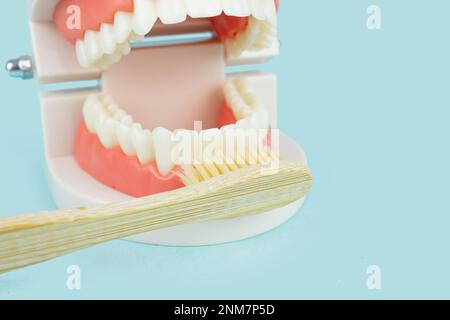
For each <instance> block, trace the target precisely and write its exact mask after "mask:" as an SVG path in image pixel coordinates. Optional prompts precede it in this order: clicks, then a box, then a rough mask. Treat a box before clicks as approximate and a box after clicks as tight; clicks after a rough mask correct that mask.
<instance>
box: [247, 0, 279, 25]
mask: <svg viewBox="0 0 450 320" xmlns="http://www.w3.org/2000/svg"><path fill="white" fill-rule="evenodd" d="M270 1H272V3H273V2H274V1H273V0H270ZM249 2H250V7H251V13H252V16H254V17H255V18H256V19H258V20H265V19H266V12H265V9H264V2H265V0H249Z"/></svg>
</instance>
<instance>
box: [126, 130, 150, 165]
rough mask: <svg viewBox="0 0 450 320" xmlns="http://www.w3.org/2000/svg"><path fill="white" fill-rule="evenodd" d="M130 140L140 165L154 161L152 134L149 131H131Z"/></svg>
mask: <svg viewBox="0 0 450 320" xmlns="http://www.w3.org/2000/svg"><path fill="white" fill-rule="evenodd" d="M131 140H132V141H133V145H134V147H135V149H136V154H137V157H138V159H139V162H140V163H141V164H147V163H149V162H150V161H152V160H154V159H155V149H154V146H153V137H152V133H151V132H150V131H149V130H142V129H138V128H134V129H132V132H131Z"/></svg>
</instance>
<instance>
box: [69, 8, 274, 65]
mask: <svg viewBox="0 0 450 320" xmlns="http://www.w3.org/2000/svg"><path fill="white" fill-rule="evenodd" d="M180 1H181V0H180ZM242 1H243V2H242V3H247V2H250V0H242ZM253 2H254V4H253V6H254V9H253V12H251V10H249V11H248V14H249V25H248V27H247V28H246V29H245V30H244V31H241V32H240V33H238V34H237V35H236V37H234V38H230V39H228V40H227V41H226V52H227V55H228V56H240V55H241V54H242V53H243V52H245V51H257V50H262V49H265V48H269V47H271V46H272V45H273V43H274V41H275V40H276V13H275V7H274V1H273V0H257V1H253ZM174 3H178V1H175V2H174ZM225 3H228V2H225ZM166 5H168V2H167V1H163V0H160V1H156V2H153V1H151V0H134V6H135V13H129V12H121V11H119V12H117V13H116V15H115V19H114V24H107V23H103V24H102V25H101V26H100V31H93V30H89V31H86V33H85V36H84V39H80V40H78V41H77V42H76V54H77V58H78V61H79V63H80V65H81V66H83V67H90V66H96V67H99V68H101V69H107V68H108V67H109V66H111V65H112V64H114V63H117V62H118V61H119V60H120V59H121V58H122V56H124V55H127V54H129V52H130V42H131V41H139V40H141V39H143V38H144V36H145V35H147V34H148V33H149V32H150V30H151V29H152V27H153V25H154V24H155V22H156V20H157V19H158V17H159V18H160V19H161V20H162V22H163V23H179V22H182V21H184V20H185V19H186V11H184V15H181V16H180V17H178V18H176V17H173V18H171V17H170V16H167V14H168V13H170V14H172V15H173V14H174V12H175V11H176V10H175V11H174V10H173V8H171V10H169V11H167V10H165V9H164V6H166ZM183 6H184V5H183ZM191 7H197V6H192V5H191ZM236 8H240V9H239V10H238V11H237V12H234V11H233V10H232V9H233V7H230V8H229V9H227V10H226V11H230V12H229V13H230V14H231V15H236V16H243V15H242V14H243V12H240V11H241V10H242V7H239V6H238V7H236ZM200 9H201V8H200ZM183 10H185V9H183ZM191 11H192V9H191ZM220 12H221V11H220ZM245 14H247V12H246V13H245ZM190 15H191V16H193V17H194V18H195V17H197V16H198V17H200V16H208V15H207V14H205V13H202V12H200V13H196V12H191V13H190Z"/></svg>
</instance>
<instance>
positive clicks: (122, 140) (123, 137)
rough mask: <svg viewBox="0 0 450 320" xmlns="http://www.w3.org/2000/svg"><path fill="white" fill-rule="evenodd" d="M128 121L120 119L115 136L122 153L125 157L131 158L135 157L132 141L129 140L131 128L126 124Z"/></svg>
mask: <svg viewBox="0 0 450 320" xmlns="http://www.w3.org/2000/svg"><path fill="white" fill-rule="evenodd" d="M125 119H127V120H125ZM128 121H129V118H128V117H125V118H124V119H122V121H121V123H120V124H119V125H118V126H117V130H116V135H117V140H118V141H119V144H120V147H121V148H122V151H123V152H124V153H125V154H126V155H127V156H130V157H131V156H135V155H136V148H135V147H134V145H133V141H132V139H131V127H130V125H129V124H128Z"/></svg>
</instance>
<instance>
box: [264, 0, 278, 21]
mask: <svg viewBox="0 0 450 320" xmlns="http://www.w3.org/2000/svg"><path fill="white" fill-rule="evenodd" d="M261 2H262V6H263V8H264V12H265V15H266V20H268V21H272V22H274V21H275V22H276V18H277V7H276V5H275V1H273V0H262V1H261Z"/></svg>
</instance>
